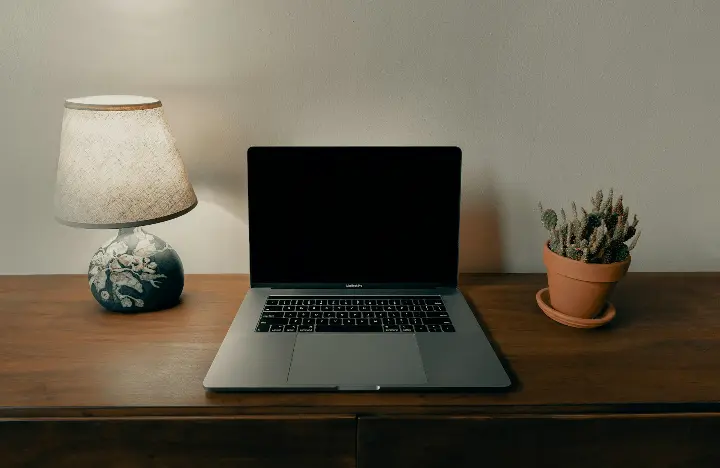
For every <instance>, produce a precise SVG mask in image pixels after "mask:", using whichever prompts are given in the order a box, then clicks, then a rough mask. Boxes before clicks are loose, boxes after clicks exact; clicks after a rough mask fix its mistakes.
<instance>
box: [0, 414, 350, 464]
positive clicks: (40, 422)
mask: <svg viewBox="0 0 720 468" xmlns="http://www.w3.org/2000/svg"><path fill="white" fill-rule="evenodd" d="M355 433H356V420H355V417H354V416H339V415H331V416H312V417H308V416H305V417H300V416H295V417H283V416H278V417H272V418H268V417H262V416H242V417H219V418H173V417H170V418H142V417H140V418H70V419H47V418H39V419H26V420H5V421H3V420H0V466H3V467H15V466H18V467H19V466H22V467H53V468H56V467H57V468H63V467H68V468H69V467H72V468H75V467H80V466H88V467H98V466H102V467H106V468H107V467H128V468H139V467H149V466H154V467H213V468H214V467H236V466H244V467H262V468H269V467H287V466H293V467H312V468H315V467H318V468H324V467H338V468H350V467H354V466H355V457H356V453H355Z"/></svg>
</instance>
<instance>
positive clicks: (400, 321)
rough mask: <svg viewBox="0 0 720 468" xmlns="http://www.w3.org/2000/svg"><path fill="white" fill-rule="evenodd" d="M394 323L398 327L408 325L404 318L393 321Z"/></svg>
mask: <svg viewBox="0 0 720 468" xmlns="http://www.w3.org/2000/svg"><path fill="white" fill-rule="evenodd" d="M395 323H397V324H398V325H408V324H409V323H410V322H409V321H408V319H406V318H399V319H395Z"/></svg>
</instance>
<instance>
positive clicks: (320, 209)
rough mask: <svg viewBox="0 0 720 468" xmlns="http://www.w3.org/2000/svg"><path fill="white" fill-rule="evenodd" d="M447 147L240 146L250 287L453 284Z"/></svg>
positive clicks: (454, 220) (453, 219)
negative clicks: (244, 160)
mask: <svg viewBox="0 0 720 468" xmlns="http://www.w3.org/2000/svg"><path fill="white" fill-rule="evenodd" d="M460 170H461V152H460V149H459V148H455V147H436V148H429V147H352V148H351V147H336V148H335V147H317V148H310V147H253V148H250V149H249V150H248V211H249V228H250V280H251V283H252V285H253V286H261V285H276V286H278V285H287V286H290V285H295V286H297V287H302V286H307V287H342V288H345V287H360V286H359V285H362V287H364V288H368V287H383V286H392V285H406V286H407V287H412V286H455V285H456V284H457V267H458V234H459V222H460Z"/></svg>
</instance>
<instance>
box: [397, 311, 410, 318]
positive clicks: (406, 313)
mask: <svg viewBox="0 0 720 468" xmlns="http://www.w3.org/2000/svg"><path fill="white" fill-rule="evenodd" d="M400 316H401V317H405V318H412V317H413V313H412V312H400Z"/></svg>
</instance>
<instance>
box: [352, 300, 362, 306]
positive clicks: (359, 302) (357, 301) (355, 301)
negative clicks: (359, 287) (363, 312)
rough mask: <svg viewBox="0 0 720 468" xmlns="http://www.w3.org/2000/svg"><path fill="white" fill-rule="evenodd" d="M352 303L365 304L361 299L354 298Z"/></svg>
mask: <svg viewBox="0 0 720 468" xmlns="http://www.w3.org/2000/svg"><path fill="white" fill-rule="evenodd" d="M352 305H355V306H359V305H363V301H362V300H360V299H353V300H352Z"/></svg>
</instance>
